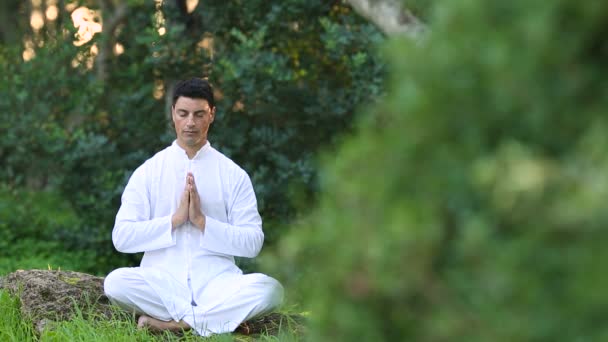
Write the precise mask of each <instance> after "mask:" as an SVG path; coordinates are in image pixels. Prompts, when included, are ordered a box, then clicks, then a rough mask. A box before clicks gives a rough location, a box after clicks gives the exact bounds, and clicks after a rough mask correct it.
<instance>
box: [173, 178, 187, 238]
mask: <svg viewBox="0 0 608 342" xmlns="http://www.w3.org/2000/svg"><path fill="white" fill-rule="evenodd" d="M187 180H188V178H187V177H186V186H185V187H184V191H183V192H182V195H181V197H180V200H179V206H178V207H177V210H176V211H175V213H174V214H173V216H172V217H171V228H172V229H173V230H175V229H176V228H177V227H179V226H181V225H182V224H184V223H185V222H186V221H187V220H188V208H189V207H190V192H189V191H188V181H187Z"/></svg>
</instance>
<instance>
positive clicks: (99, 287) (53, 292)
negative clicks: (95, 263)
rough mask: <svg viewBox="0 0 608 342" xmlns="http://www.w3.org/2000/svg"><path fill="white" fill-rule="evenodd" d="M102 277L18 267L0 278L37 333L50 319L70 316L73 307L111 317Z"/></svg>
mask: <svg viewBox="0 0 608 342" xmlns="http://www.w3.org/2000/svg"><path fill="white" fill-rule="evenodd" d="M103 279H104V278H101V277H96V276H93V275H90V274H86V273H80V272H72V271H46V270H26V271H24V270H19V271H16V272H13V273H11V274H9V275H7V276H6V277H3V278H2V279H1V280H0V288H3V289H6V290H7V291H8V292H9V293H10V294H12V295H15V296H17V297H19V300H20V302H21V313H22V315H23V317H24V318H26V319H28V320H31V322H32V323H33V325H34V327H36V330H37V331H38V332H39V333H40V332H42V330H43V329H45V327H47V326H49V323H50V322H53V321H63V320H69V319H71V318H72V317H73V316H74V314H75V313H76V310H75V309H76V308H78V310H79V311H80V312H81V313H82V315H83V316H84V317H85V318H86V317H90V316H91V315H95V317H106V318H109V317H111V312H112V311H111V309H110V302H109V300H108V297H106V296H105V294H104V292H103Z"/></svg>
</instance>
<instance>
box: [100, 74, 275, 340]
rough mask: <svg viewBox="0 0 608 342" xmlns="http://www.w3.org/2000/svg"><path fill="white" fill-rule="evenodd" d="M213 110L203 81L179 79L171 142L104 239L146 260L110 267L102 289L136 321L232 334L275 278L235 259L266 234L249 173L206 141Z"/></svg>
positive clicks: (251, 253)
mask: <svg viewBox="0 0 608 342" xmlns="http://www.w3.org/2000/svg"><path fill="white" fill-rule="evenodd" d="M215 110H216V107H215V104H214V97H213V89H212V88H211V86H210V84H209V83H208V82H207V81H206V80H203V79H198V78H194V79H189V80H186V81H182V82H180V83H179V84H178V85H177V86H176V88H175V92H174V94H173V105H172V108H171V112H172V113H171V114H172V119H173V123H174V125H175V133H176V135H177V139H176V140H175V141H174V142H173V144H172V145H170V146H168V147H166V148H165V149H164V150H162V151H160V152H158V153H157V154H156V155H154V156H153V157H152V158H150V159H148V160H147V161H146V162H144V163H143V165H141V166H140V167H138V168H137V169H136V170H135V172H134V173H133V175H132V176H131V178H130V179H129V182H128V184H127V186H126V188H125V190H124V193H123V194H122V204H121V206H120V209H119V211H118V214H117V215H116V222H115V225H114V229H113V231H112V241H113V242H114V246H115V247H116V249H117V250H118V251H120V252H123V253H139V252H144V256H143V258H142V260H141V265H140V267H132V268H119V269H117V270H114V271H113V272H111V273H110V274H109V275H108V276H107V277H106V279H105V284H104V288H105V293H106V295H107V296H108V297H109V298H110V299H111V300H112V301H113V302H114V303H116V304H117V305H119V306H121V307H123V308H126V309H128V310H131V311H135V312H136V313H138V314H139V315H140V317H139V320H138V326H139V327H142V328H143V327H147V328H150V329H153V330H181V329H194V330H195V331H196V332H197V333H198V334H200V335H202V336H208V335H211V334H218V333H224V332H231V331H234V330H235V329H236V328H237V327H238V326H239V325H240V324H241V323H242V322H244V321H246V320H248V319H250V318H252V317H254V316H257V315H260V314H263V313H266V312H268V311H271V310H272V309H274V308H276V307H277V306H278V305H280V303H281V302H282V299H283V288H282V286H281V285H280V284H279V282H278V281H276V280H275V279H273V278H271V277H268V276H266V275H264V274H257V273H256V274H243V272H242V271H241V270H240V269H239V268H238V267H237V266H236V264H235V262H234V257H235V256H238V257H248V258H253V257H255V256H256V255H257V254H258V253H259V251H260V249H261V248H262V244H263V242H264V233H263V232H262V219H261V217H260V215H259V213H258V209H257V201H256V197H255V193H254V191H253V186H252V184H251V180H250V179H249V176H248V175H247V173H246V172H245V171H244V170H243V169H242V168H240V167H239V166H238V165H237V164H236V163H234V162H233V161H232V160H230V159H229V158H227V157H226V156H224V155H223V154H222V153H220V152H218V151H217V150H215V149H214V148H213V147H211V145H210V143H209V141H207V132H208V130H209V126H210V125H211V123H212V122H213V120H214V118H215Z"/></svg>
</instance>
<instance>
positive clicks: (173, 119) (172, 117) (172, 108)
mask: <svg viewBox="0 0 608 342" xmlns="http://www.w3.org/2000/svg"><path fill="white" fill-rule="evenodd" d="M171 121H173V124H175V105H173V106H171Z"/></svg>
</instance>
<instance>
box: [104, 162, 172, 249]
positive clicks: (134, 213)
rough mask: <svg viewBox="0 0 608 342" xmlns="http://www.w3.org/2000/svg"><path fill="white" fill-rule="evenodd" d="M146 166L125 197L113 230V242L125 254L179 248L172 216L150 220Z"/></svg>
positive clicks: (136, 174)
mask: <svg viewBox="0 0 608 342" xmlns="http://www.w3.org/2000/svg"><path fill="white" fill-rule="evenodd" d="M146 176H147V175H146V169H145V165H142V166H141V167H139V168H138V169H137V170H135V172H134V173H133V175H132V176H131V178H130V179H129V183H128V184H127V186H126V188H125V191H124V192H123V194H122V203H121V205H120V209H119V210H118V214H116V222H115V224H114V229H113V230H112V242H113V243H114V247H115V248H116V250H118V251H119V252H122V253H139V252H147V251H152V250H156V249H161V248H166V247H170V246H173V245H175V234H174V232H173V231H172V228H171V215H168V216H163V217H157V218H152V219H151V218H150V199H149V192H148V189H147V187H146Z"/></svg>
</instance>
